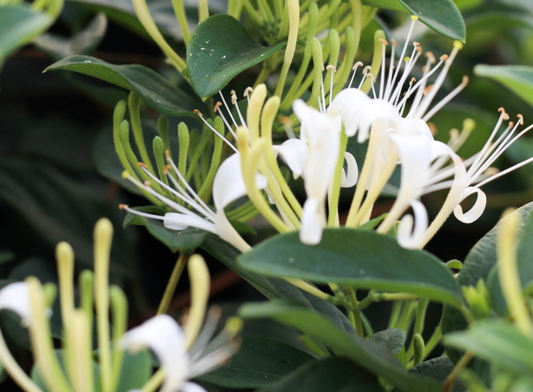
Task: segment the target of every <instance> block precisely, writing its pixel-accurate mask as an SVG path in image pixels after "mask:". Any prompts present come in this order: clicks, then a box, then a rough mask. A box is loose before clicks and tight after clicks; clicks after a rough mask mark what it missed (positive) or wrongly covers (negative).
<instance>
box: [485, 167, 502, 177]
mask: <svg viewBox="0 0 533 392" xmlns="http://www.w3.org/2000/svg"><path fill="white" fill-rule="evenodd" d="M499 172H500V169H498V168H497V167H488V168H487V170H485V174H487V175H489V176H493V175H495V174H498V173H499Z"/></svg>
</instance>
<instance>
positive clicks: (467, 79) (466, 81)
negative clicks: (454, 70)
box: [461, 75, 470, 86]
mask: <svg viewBox="0 0 533 392" xmlns="http://www.w3.org/2000/svg"><path fill="white" fill-rule="evenodd" d="M469 80H470V78H469V77H468V76H466V75H464V76H463V81H462V82H461V84H462V85H463V86H466V85H467V84H468V82H469Z"/></svg>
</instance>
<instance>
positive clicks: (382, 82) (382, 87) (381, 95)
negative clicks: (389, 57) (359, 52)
mask: <svg viewBox="0 0 533 392" xmlns="http://www.w3.org/2000/svg"><path fill="white" fill-rule="evenodd" d="M378 41H379V42H381V43H382V44H383V45H381V51H382V52H383V53H382V55H381V69H382V71H381V72H380V74H381V75H380V76H381V83H380V86H379V99H382V98H383V93H384V92H385V87H386V86H385V72H384V71H385V59H386V51H385V49H386V47H387V45H389V43H388V42H387V41H385V40H384V39H383V38H379V39H378Z"/></svg>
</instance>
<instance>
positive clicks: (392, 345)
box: [368, 328, 406, 355]
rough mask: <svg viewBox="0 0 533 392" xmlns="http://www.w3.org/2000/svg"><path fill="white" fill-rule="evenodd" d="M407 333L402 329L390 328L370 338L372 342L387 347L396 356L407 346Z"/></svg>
mask: <svg viewBox="0 0 533 392" xmlns="http://www.w3.org/2000/svg"><path fill="white" fill-rule="evenodd" d="M405 339H406V336H405V331H404V330H403V329H400V328H390V329H386V330H384V331H379V332H377V333H375V334H374V335H372V336H371V337H369V338H368V340H369V341H370V342H373V343H376V344H379V345H381V346H383V347H385V348H386V349H387V350H389V351H390V352H391V353H393V354H394V355H396V354H398V353H399V352H400V351H401V350H402V348H403V346H404V344H405Z"/></svg>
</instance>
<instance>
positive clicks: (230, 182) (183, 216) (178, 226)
mask: <svg viewBox="0 0 533 392" xmlns="http://www.w3.org/2000/svg"><path fill="white" fill-rule="evenodd" d="M167 161H168V162H169V164H170V167H171V170H169V171H167V176H168V178H169V179H170V181H171V183H172V184H173V185H174V187H171V186H169V185H167V184H166V183H164V182H163V181H161V180H160V179H159V178H157V177H156V176H154V175H153V174H151V173H150V172H149V171H148V170H146V169H144V170H145V172H146V174H147V175H148V176H149V177H150V178H151V179H152V180H153V181H155V182H156V183H158V184H159V185H160V186H161V187H162V188H163V189H165V190H168V191H169V192H171V193H172V194H173V195H174V196H176V197H178V198H179V199H181V200H183V201H185V203H187V205H188V206H190V207H192V208H194V210H195V211H196V212H194V211H191V210H190V209H188V208H187V207H184V206H182V205H180V204H178V203H176V202H174V201H173V200H170V199H169V198H168V197H166V196H164V195H162V194H160V193H158V192H156V191H155V190H154V189H153V188H152V187H150V184H149V183H148V184H147V183H144V184H143V183H141V182H139V181H137V180H136V179H135V178H133V177H131V176H128V177H127V178H128V179H129V180H130V181H132V182H133V183H134V184H135V185H137V186H138V187H139V188H141V189H144V190H145V191H146V192H148V193H150V194H152V195H153V196H155V197H156V198H157V199H159V200H161V201H162V202H163V203H165V204H166V205H167V206H168V207H170V208H172V209H173V210H174V211H176V212H168V213H166V214H165V215H164V216H161V215H155V214H147V213H144V212H141V211H136V210H134V209H131V208H129V207H128V206H125V205H122V206H121V208H123V209H125V210H126V211H128V212H130V213H132V214H135V215H140V216H144V217H147V218H150V219H157V220H161V221H163V224H164V226H165V227H166V228H168V229H171V230H184V229H186V228H188V227H196V228H198V229H201V230H205V231H208V232H210V233H213V234H216V235H218V236H219V237H220V238H222V239H223V240H225V241H227V242H229V243H230V244H232V245H233V246H235V247H236V248H237V249H239V250H241V251H244V250H247V249H248V248H249V245H248V244H247V243H246V242H245V241H244V240H243V239H242V237H241V236H240V235H239V234H238V233H237V230H235V228H234V227H233V226H232V225H231V223H230V222H229V220H228V218H227V217H226V214H225V212H224V208H226V207H227V206H228V205H229V204H230V203H232V202H234V201H235V200H237V199H239V198H240V197H242V196H244V195H246V187H245V186H244V182H243V180H242V174H241V162H240V157H239V153H238V152H237V153H235V154H233V155H232V156H230V157H229V158H227V159H226V160H225V161H224V162H223V163H222V164H221V165H220V167H219V168H218V171H217V174H216V175H215V179H214V182H213V201H214V204H215V210H216V211H215V212H213V211H212V209H211V208H210V207H209V206H208V205H207V204H206V203H205V202H203V201H202V200H201V199H200V198H199V197H198V195H197V194H196V192H195V191H194V190H193V189H192V187H191V186H190V185H189V184H188V183H187V182H186V181H185V178H184V177H183V175H182V174H181V173H180V171H179V170H178V168H177V167H176V165H175V164H174V162H173V161H172V159H171V158H170V156H169V155H168V154H167ZM174 176H176V177H174ZM180 182H181V184H183V186H182V185H180ZM265 186H266V180H265V178H264V177H262V176H257V187H258V188H260V189H263V188H264V187H265Z"/></svg>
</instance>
